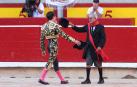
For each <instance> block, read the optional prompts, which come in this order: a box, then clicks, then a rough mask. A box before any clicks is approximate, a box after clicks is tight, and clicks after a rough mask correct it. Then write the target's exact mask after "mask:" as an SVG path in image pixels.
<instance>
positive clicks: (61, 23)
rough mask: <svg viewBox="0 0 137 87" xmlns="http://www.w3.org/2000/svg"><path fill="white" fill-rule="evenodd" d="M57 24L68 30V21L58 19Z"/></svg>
mask: <svg viewBox="0 0 137 87" xmlns="http://www.w3.org/2000/svg"><path fill="white" fill-rule="evenodd" d="M59 24H60V25H61V26H62V27H64V28H68V25H69V21H68V20H67V19H66V18H60V19H59Z"/></svg>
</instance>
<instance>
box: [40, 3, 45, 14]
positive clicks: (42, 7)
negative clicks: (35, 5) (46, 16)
mask: <svg viewBox="0 0 137 87" xmlns="http://www.w3.org/2000/svg"><path fill="white" fill-rule="evenodd" d="M39 9H40V10H42V11H43V12H44V5H43V3H40V5H39Z"/></svg>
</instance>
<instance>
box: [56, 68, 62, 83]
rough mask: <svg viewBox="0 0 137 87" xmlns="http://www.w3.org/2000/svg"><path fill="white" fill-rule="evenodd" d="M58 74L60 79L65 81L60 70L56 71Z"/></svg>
mask: <svg viewBox="0 0 137 87" xmlns="http://www.w3.org/2000/svg"><path fill="white" fill-rule="evenodd" d="M56 74H57V75H58V77H59V79H60V80H61V81H64V78H63V77H62V75H61V73H60V71H59V70H58V71H56Z"/></svg>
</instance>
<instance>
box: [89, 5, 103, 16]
mask: <svg viewBox="0 0 137 87" xmlns="http://www.w3.org/2000/svg"><path fill="white" fill-rule="evenodd" d="M97 10H98V12H99V14H101V15H102V14H103V12H104V10H103V8H102V7H100V6H99V7H98V9H97ZM87 15H89V16H90V15H95V16H96V17H97V18H98V16H97V13H96V12H93V7H90V8H89V9H88V11H87Z"/></svg>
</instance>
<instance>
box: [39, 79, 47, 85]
mask: <svg viewBox="0 0 137 87" xmlns="http://www.w3.org/2000/svg"><path fill="white" fill-rule="evenodd" d="M38 82H39V83H41V84H44V85H49V83H48V82H45V81H42V80H41V79H39V81H38Z"/></svg>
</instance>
